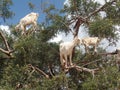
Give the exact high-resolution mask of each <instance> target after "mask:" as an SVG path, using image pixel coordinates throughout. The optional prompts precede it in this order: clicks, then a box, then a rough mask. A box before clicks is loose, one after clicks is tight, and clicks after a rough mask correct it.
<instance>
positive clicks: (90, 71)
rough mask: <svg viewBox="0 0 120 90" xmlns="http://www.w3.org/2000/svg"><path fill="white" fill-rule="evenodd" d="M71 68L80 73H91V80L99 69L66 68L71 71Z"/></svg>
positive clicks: (74, 66)
mask: <svg viewBox="0 0 120 90" xmlns="http://www.w3.org/2000/svg"><path fill="white" fill-rule="evenodd" d="M72 68H75V69H76V70H77V71H80V72H88V73H91V74H92V76H93V78H94V76H95V73H96V72H97V71H98V70H99V68H95V69H89V68H85V67H80V66H78V65H73V66H70V67H69V68H68V70H70V69H72Z"/></svg>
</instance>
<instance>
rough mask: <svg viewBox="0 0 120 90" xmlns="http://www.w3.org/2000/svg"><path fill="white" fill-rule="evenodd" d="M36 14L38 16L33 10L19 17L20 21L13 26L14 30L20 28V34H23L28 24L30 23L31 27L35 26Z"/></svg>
mask: <svg viewBox="0 0 120 90" xmlns="http://www.w3.org/2000/svg"><path fill="white" fill-rule="evenodd" d="M38 16H39V14H38V13H34V12H31V13H29V14H27V15H26V16H25V17H23V18H22V19H20V22H19V24H18V25H17V26H16V27H15V29H16V30H18V29H21V30H22V34H25V31H26V27H27V26H28V25H31V24H32V26H33V28H35V27H36V26H37V19H38Z"/></svg>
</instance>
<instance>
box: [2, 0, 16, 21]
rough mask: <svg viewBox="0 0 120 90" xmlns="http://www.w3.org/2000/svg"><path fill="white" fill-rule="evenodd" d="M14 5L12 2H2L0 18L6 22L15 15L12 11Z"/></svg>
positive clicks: (5, 0) (9, 0)
mask: <svg viewBox="0 0 120 90" xmlns="http://www.w3.org/2000/svg"><path fill="white" fill-rule="evenodd" d="M12 4H13V3H12V0H0V17H2V18H3V20H4V21H5V20H6V19H8V18H11V17H12V16H13V15H14V13H13V12H12V11H10V6H11V5H12Z"/></svg>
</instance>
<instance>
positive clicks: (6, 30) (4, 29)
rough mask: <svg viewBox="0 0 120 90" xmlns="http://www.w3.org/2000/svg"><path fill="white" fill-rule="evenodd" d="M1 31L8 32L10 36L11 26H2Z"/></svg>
mask: <svg viewBox="0 0 120 90" xmlns="http://www.w3.org/2000/svg"><path fill="white" fill-rule="evenodd" d="M0 29H1V30H2V31H5V32H7V33H8V34H10V29H9V26H7V25H0Z"/></svg>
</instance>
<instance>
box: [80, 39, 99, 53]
mask: <svg viewBox="0 0 120 90" xmlns="http://www.w3.org/2000/svg"><path fill="white" fill-rule="evenodd" d="M99 41H100V39H99V38H98V37H86V38H83V39H82V44H83V45H84V46H85V51H86V52H87V53H89V50H88V47H89V46H93V47H94V52H97V49H96V47H97V45H98V43H99Z"/></svg>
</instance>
